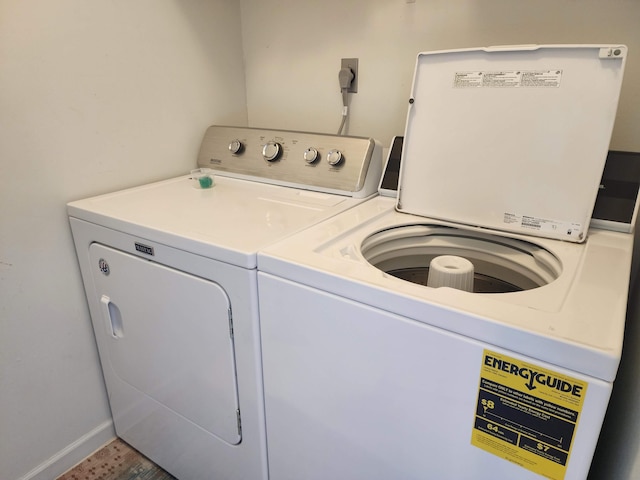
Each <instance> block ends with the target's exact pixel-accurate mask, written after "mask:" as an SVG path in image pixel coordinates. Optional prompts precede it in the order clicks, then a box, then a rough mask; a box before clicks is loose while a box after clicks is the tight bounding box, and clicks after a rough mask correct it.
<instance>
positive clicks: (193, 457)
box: [68, 126, 382, 480]
mask: <svg viewBox="0 0 640 480" xmlns="http://www.w3.org/2000/svg"><path fill="white" fill-rule="evenodd" d="M381 163H382V162H381V149H380V145H379V144H378V143H376V142H375V141H373V140H372V139H369V138H360V137H340V136H335V135H322V134H313V133H301V132H292V131H279V130H266V129H253V128H239V127H226V126H212V127H210V128H209V129H208V130H207V131H206V134H205V136H204V140H203V142H202V146H201V150H200V153H199V156H198V166H199V167H200V168H198V169H196V170H194V171H193V172H191V173H190V174H188V175H183V176H180V177H178V178H173V179H169V180H165V181H161V182H157V183H153V184H149V185H144V186H140V187H136V188H132V189H128V190H124V191H119V192H115V193H110V194H106V195H101V196H97V197H94V198H89V199H84V200H79V201H75V202H72V203H70V204H69V205H68V213H69V217H70V223H71V229H72V232H73V237H74V241H75V246H76V250H77V256H78V260H79V264H80V268H81V272H82V277H83V281H84V286H85V290H86V296H87V300H88V304H89V309H90V312H91V319H92V322H93V327H94V332H95V338H96V341H97V345H98V350H99V354H100V361H101V364H102V370H103V373H104V380H105V383H106V387H107V391H108V395H109V403H110V406H111V411H112V414H113V422H114V426H115V431H116V433H117V435H118V436H119V437H121V438H122V439H124V440H125V441H126V442H127V443H129V444H130V445H132V446H133V447H135V448H136V449H137V450H139V451H140V452H142V453H143V454H144V455H146V456H147V457H149V458H150V459H151V460H153V461H154V462H156V463H157V464H159V465H160V466H161V467H163V468H164V469H166V470H167V471H168V472H170V473H171V474H173V475H174V476H176V477H177V478H179V479H180V480H189V479H193V480H201V479H216V480H217V479H244V480H256V479H266V478H267V477H268V472H267V454H266V444H265V425H264V402H263V392H262V374H261V354H260V324H259V318H258V298H257V280H256V254H257V251H258V250H259V249H261V248H264V247H266V246H268V245H270V244H271V243H274V242H276V241H278V240H281V239H283V238H285V237H287V236H289V235H291V234H293V233H295V232H298V231H300V230H301V229H304V228H306V227H309V226H311V225H313V224H315V223H317V222H319V221H321V220H324V219H327V218H329V217H331V216H332V215H335V214H337V213H339V212H343V211H345V210H347V209H349V208H352V207H354V206H355V205H357V204H359V203H361V202H363V201H365V200H367V199H368V198H369V197H370V196H371V195H375V192H376V186H377V184H378V179H379V176H380V169H381ZM194 166H195V165H194Z"/></svg>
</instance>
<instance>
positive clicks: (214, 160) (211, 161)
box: [209, 158, 222, 165]
mask: <svg viewBox="0 0 640 480" xmlns="http://www.w3.org/2000/svg"><path fill="white" fill-rule="evenodd" d="M209 164H211V165H222V160H220V159H218V158H210V159H209Z"/></svg>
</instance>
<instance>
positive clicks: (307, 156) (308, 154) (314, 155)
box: [302, 147, 318, 163]
mask: <svg viewBox="0 0 640 480" xmlns="http://www.w3.org/2000/svg"><path fill="white" fill-rule="evenodd" d="M302 156H303V157H304V161H305V162H307V163H313V162H315V161H316V160H318V150H316V149H315V148H313V147H309V148H307V149H306V150H305V151H304V154H303V155H302Z"/></svg>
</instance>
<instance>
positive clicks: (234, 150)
mask: <svg viewBox="0 0 640 480" xmlns="http://www.w3.org/2000/svg"><path fill="white" fill-rule="evenodd" d="M243 149H244V145H242V142H241V141H240V140H238V139H235V140H232V141H231V143H230V144H229V151H230V152H231V154H232V155H238V154H239V153H242V150H243Z"/></svg>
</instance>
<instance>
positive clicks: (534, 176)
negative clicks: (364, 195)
mask: <svg viewBox="0 0 640 480" xmlns="http://www.w3.org/2000/svg"><path fill="white" fill-rule="evenodd" d="M626 55H627V48H626V47H625V46H623V45H550V46H536V45H533V46H515V47H490V48H480V49H467V50H449V51H437V52H426V53H420V54H419V55H418V59H417V64H416V71H415V76H414V81H413V87H412V94H411V98H410V106H409V113H408V116H407V125H406V130H405V139H404V147H403V156H402V164H401V172H400V186H399V192H398V202H397V209H398V210H399V211H401V212H405V213H412V214H415V215H421V216H425V217H430V218H437V219H441V220H446V221H452V222H456V223H462V224H467V225H474V226H480V227H486V228H491V229H495V230H503V231H511V232H517V233H523V234H526V235H536V236H543V237H548V238H556V239H562V240H569V241H572V242H582V241H584V240H585V238H586V231H587V229H588V227H589V219H590V217H591V213H592V211H593V206H594V203H595V199H596V195H597V192H598V186H599V183H600V178H601V175H602V171H603V168H604V164H605V160H606V157H607V151H608V148H609V141H610V138H611V132H612V130H613V124H614V120H615V116H616V110H617V104H618V98H619V95H620V88H621V85H622V77H623V71H624V64H625V58H626Z"/></svg>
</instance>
